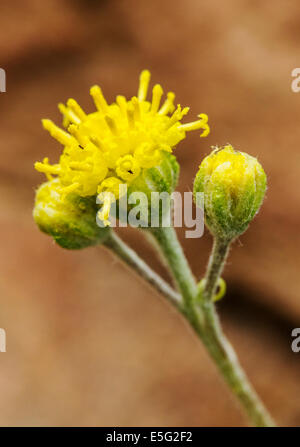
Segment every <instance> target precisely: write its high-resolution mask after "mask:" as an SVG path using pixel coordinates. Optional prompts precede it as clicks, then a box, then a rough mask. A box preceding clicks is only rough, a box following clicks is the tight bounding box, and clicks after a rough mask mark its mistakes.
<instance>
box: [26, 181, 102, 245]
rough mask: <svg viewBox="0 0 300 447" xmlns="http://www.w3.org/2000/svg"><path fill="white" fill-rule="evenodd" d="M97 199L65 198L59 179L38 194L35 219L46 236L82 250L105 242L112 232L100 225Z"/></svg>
mask: <svg viewBox="0 0 300 447" xmlns="http://www.w3.org/2000/svg"><path fill="white" fill-rule="evenodd" d="M97 211H98V206H97V205H96V198H95V196H90V197H80V196H78V195H77V194H74V193H70V194H68V195H67V196H66V197H63V196H62V194H61V185H60V182H59V179H54V180H50V181H49V182H45V183H43V184H42V185H41V186H40V187H39V188H38V190H37V191H36V198H35V205H34V209H33V218H34V220H35V222H36V224H37V225H38V227H39V228H40V230H41V231H43V232H44V233H47V234H49V235H50V236H52V237H53V239H54V240H55V242H56V243H57V244H58V245H60V246H61V247H63V248H68V249H73V250H75V249H80V248H85V247H89V246H91V245H96V244H100V243H102V242H104V241H105V240H106V238H107V237H108V236H109V232H110V231H111V230H110V228H109V227H105V228H100V227H99V226H98V225H97V223H96V213H97Z"/></svg>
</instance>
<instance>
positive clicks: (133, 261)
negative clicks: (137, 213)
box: [104, 231, 182, 307]
mask: <svg viewBox="0 0 300 447" xmlns="http://www.w3.org/2000/svg"><path fill="white" fill-rule="evenodd" d="M104 246H106V247H107V248H109V249H110V250H111V251H112V252H113V253H114V254H115V255H117V256H118V257H119V258H120V259H122V260H123V261H124V262H125V264H127V265H128V266H129V267H132V268H133V269H134V270H135V271H136V272H137V273H139V274H140V276H142V277H143V278H144V279H145V280H146V281H147V282H148V283H150V284H151V285H152V286H153V287H154V288H155V289H156V290H157V291H158V292H160V293H161V294H162V295H164V296H165V297H166V298H167V299H168V300H169V301H171V302H172V304H173V305H175V306H176V307H180V306H181V302H182V299H181V296H180V295H179V294H178V293H176V292H175V290H173V289H172V287H170V286H169V284H168V283H166V282H165V281H164V280H163V279H162V278H161V277H160V276H159V275H158V274H157V273H155V272H154V271H153V270H152V269H151V268H150V267H149V266H148V265H147V264H146V263H145V262H144V261H143V260H142V259H141V258H140V257H139V256H138V255H137V254H136V252H135V251H134V250H132V249H131V248H130V247H128V245H126V244H125V242H123V241H122V239H120V238H119V236H117V234H116V233H115V232H114V231H111V233H110V236H109V237H108V239H106V241H105V242H104Z"/></svg>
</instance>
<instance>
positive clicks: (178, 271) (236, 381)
mask: <svg viewBox="0 0 300 447" xmlns="http://www.w3.org/2000/svg"><path fill="white" fill-rule="evenodd" d="M150 231H151V232H152V234H153V236H154V238H155V239H156V241H157V243H158V244H159V246H160V248H161V250H162V252H163V254H164V256H165V258H166V260H167V262H168V264H169V266H170V269H171V271H172V272H173V275H174V279H175V282H176V284H177V286H178V288H179V290H180V292H181V294H182V297H183V301H184V308H183V309H182V310H181V311H182V312H183V313H184V314H185V316H186V317H187V319H188V320H189V322H190V324H191V325H192V327H193V328H194V330H195V331H196V333H197V335H198V336H199V337H200V338H201V340H202V341H203V343H204V345H205V346H206V348H207V350H208V352H209V354H210V355H211V357H212V359H213V360H214V361H215V363H216V365H217V367H218V369H219V371H220V372H221V373H222V376H223V378H224V379H225V381H226V382H227V384H228V385H229V387H230V389H231V391H232V392H233V393H234V394H235V395H236V397H237V398H238V399H239V401H240V403H241V404H242V406H243V408H244V410H245V412H246V413H247V415H248V417H249V418H250V420H251V421H252V422H253V423H254V424H255V425H256V426H259V427H269V426H274V422H273V420H272V418H271V416H270V415H269V414H268V411H267V410H266V408H265V407H264V405H263V403H262V402H261V400H260V399H259V397H258V395H257V394H256V392H255V391H254V389H253V388H252V386H251V384H250V382H249V380H248V378H247V376H246V374H245V373H244V371H243V369H242V368H241V366H240V364H239V362H238V359H237V356H236V354H235V352H234V350H233V348H232V346H231V344H230V343H229V341H228V340H227V338H226V337H225V335H224V334H223V331H222V329H221V326H220V323H219V319H218V316H217V314H216V311H215V306H214V304H213V302H212V297H213V295H214V292H215V289H216V285H217V283H218V279H219V277H220V274H221V272H222V268H223V266H224V262H225V259H226V255H227V253H228V249H229V243H225V242H224V241H218V242H216V243H215V245H214V249H213V253H212V255H211V258H210V261H209V265H208V269H207V273H206V277H205V286H204V292H201V296H198V294H199V292H198V290H197V286H196V283H195V280H194V277H193V275H192V273H191V270H190V268H189V266H188V263H187V261H186V258H185V257H184V254H183V251H182V248H181V246H180V244H179V242H178V239H177V236H176V233H175V231H174V229H173V228H157V229H151V230H150ZM203 298H204V299H203Z"/></svg>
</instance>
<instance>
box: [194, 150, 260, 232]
mask: <svg viewBox="0 0 300 447" xmlns="http://www.w3.org/2000/svg"><path fill="white" fill-rule="evenodd" d="M265 191H266V174H265V172H264V170H263V168H262V166H261V165H260V163H259V162H258V161H257V159H256V158H254V157H251V156H250V155H248V154H246V153H245V152H238V151H235V150H234V149H233V147H232V146H231V145H227V146H225V147H224V148H216V149H214V150H213V152H212V153H211V154H210V155H208V156H207V157H206V158H205V159H204V160H203V161H202V163H201V165H200V167H199V171H198V173H197V175H196V178H195V181H194V199H195V200H197V198H196V193H199V192H200V193H204V214H205V222H206V225H207V227H208V228H209V230H210V232H211V233H212V234H213V235H214V236H216V237H219V238H221V239H224V240H232V239H234V238H236V237H237V236H239V235H240V234H242V233H243V232H244V231H245V230H246V229H247V227H248V225H249V223H250V222H251V220H252V219H253V217H254V216H255V214H256V213H257V212H258V210H259V208H260V206H261V204H262V201H263V199H264V195H265Z"/></svg>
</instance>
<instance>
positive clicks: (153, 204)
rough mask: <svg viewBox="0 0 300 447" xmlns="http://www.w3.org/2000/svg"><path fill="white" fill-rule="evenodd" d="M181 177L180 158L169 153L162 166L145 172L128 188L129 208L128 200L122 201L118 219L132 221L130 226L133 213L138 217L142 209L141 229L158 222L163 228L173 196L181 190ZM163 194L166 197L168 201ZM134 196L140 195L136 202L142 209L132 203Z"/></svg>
mask: <svg viewBox="0 0 300 447" xmlns="http://www.w3.org/2000/svg"><path fill="white" fill-rule="evenodd" d="M178 177H179V164H178V162H177V160H176V157H175V156H174V155H172V154H169V153H165V154H164V156H163V158H162V160H161V162H160V164H159V165H158V166H155V167H153V168H149V169H145V170H144V171H142V172H141V173H140V175H139V176H138V177H137V178H136V179H135V180H134V181H133V182H132V183H131V184H130V185H129V186H128V190H127V204H126V207H125V206H124V198H122V197H121V198H120V199H119V205H120V210H119V216H118V217H119V218H120V220H122V221H124V220H126V219H128V221H129V224H130V223H131V222H130V213H132V212H136V213H138V212H139V209H140V215H141V216H140V218H139V221H140V226H146V227H147V226H151V223H152V224H153V222H156V226H160V225H161V223H162V219H163V218H164V217H165V214H166V212H168V211H169V209H170V207H171V200H170V196H171V194H172V192H173V191H174V190H175V188H176V186H177V182H178ZM140 193H143V197H144V199H145V200H143V198H141V199H139V197H140ZM162 193H166V194H165V196H164V197H163V194H162ZM132 194H133V197H134V194H136V201H137V203H138V202H139V203H138V207H137V206H136V205H137V204H136V203H134V204H132V203H130V198H131V197H132ZM163 205H164V206H163ZM125 208H127V210H125ZM134 210H135V211H134Z"/></svg>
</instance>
